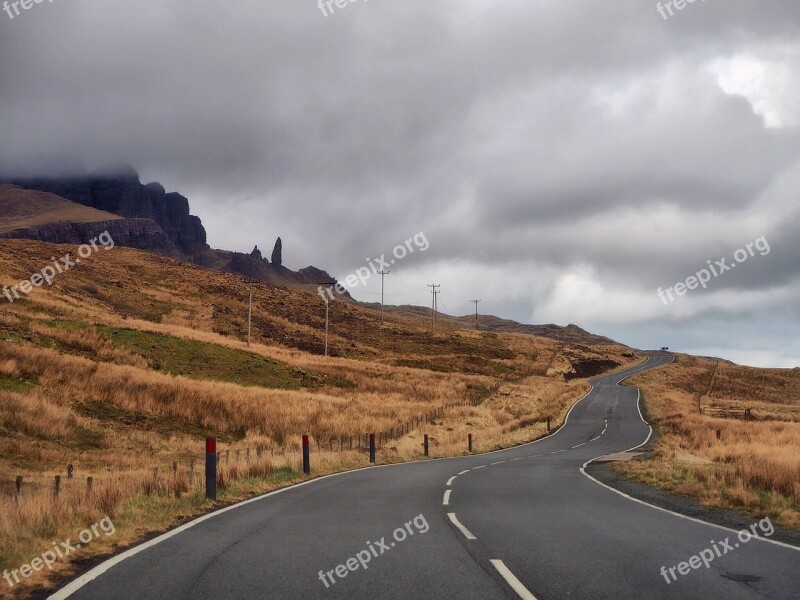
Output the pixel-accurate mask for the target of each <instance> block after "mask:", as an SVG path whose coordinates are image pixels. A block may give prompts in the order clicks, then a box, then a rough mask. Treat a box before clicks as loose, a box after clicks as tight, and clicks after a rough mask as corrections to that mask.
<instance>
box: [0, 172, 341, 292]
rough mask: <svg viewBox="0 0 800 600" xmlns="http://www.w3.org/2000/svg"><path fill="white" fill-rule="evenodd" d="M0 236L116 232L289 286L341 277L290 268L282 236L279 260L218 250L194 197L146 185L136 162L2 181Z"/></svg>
mask: <svg viewBox="0 0 800 600" xmlns="http://www.w3.org/2000/svg"><path fill="white" fill-rule="evenodd" d="M0 214H3V215H4V218H3V222H2V223H0V237H6V238H23V239H34V240H41V241H46V242H52V243H58V244H76V245H77V244H83V243H86V242H87V241H88V240H89V239H91V238H92V237H95V236H97V235H98V234H99V233H102V232H103V231H105V230H108V231H109V233H110V234H111V236H112V237H113V239H114V241H115V243H116V244H117V245H119V246H128V247H131V248H138V249H140V250H147V251H150V252H156V253H158V254H163V255H166V256H170V257H172V258H177V259H179V260H184V261H189V262H193V263H196V264H199V265H203V266H206V267H211V268H215V269H218V270H221V271H224V272H226V273H238V274H240V275H244V276H245V277H248V278H250V279H256V280H259V281H264V282H267V283H272V284H274V285H282V286H285V287H293V286H298V285H300V286H311V285H315V286H316V285H318V284H319V283H320V282H330V283H336V280H335V279H334V278H333V277H331V276H330V275H329V274H328V273H326V272H325V271H323V270H321V269H317V268H316V267H306V268H305V269H301V270H300V271H292V270H291V269H288V268H286V267H284V266H283V243H282V241H281V239H280V238H278V239H277V241H276V242H275V246H274V248H273V250H272V256H271V257H272V262H270V261H269V260H267V259H266V258H264V257H263V256H262V254H261V251H260V250H259V249H258V246H256V247H255V248H254V249H253V252H251V253H250V254H244V253H241V252H231V251H228V250H216V249H212V248H211V247H210V246H209V245H208V243H207V241H206V230H205V227H203V223H202V221H201V220H200V218H199V217H196V216H194V215H192V214H191V212H190V210H189V200H188V199H187V198H186V197H184V196H182V195H181V194H178V193H177V192H169V193H168V192H167V191H166V190H165V189H164V187H163V186H162V185H161V184H159V183H148V184H143V183H141V181H140V179H139V174H138V173H137V172H136V171H135V170H133V169H132V168H130V167H123V168H119V169H115V170H113V171H111V172H108V171H107V172H104V173H96V174H91V175H84V176H74V177H60V178H47V177H38V178H27V179H15V180H13V181H12V182H11V183H3V182H0Z"/></svg>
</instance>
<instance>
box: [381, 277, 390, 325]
mask: <svg viewBox="0 0 800 600" xmlns="http://www.w3.org/2000/svg"><path fill="white" fill-rule="evenodd" d="M379 274H380V276H381V325H383V277H384V276H385V275H388V274H389V271H384V270H381V271H379Z"/></svg>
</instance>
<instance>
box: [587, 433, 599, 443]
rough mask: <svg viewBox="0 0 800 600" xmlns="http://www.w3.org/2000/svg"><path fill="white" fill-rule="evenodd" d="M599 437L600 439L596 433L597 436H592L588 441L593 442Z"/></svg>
mask: <svg viewBox="0 0 800 600" xmlns="http://www.w3.org/2000/svg"><path fill="white" fill-rule="evenodd" d="M601 435H602V434H601ZM599 439H600V436H599V435H598V436H597V437H593V438H592V439H590V440H589V441H590V442H593V441H595V440H599Z"/></svg>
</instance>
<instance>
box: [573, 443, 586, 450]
mask: <svg viewBox="0 0 800 600" xmlns="http://www.w3.org/2000/svg"><path fill="white" fill-rule="evenodd" d="M585 445H586V442H583V443H582V444H578V445H577V446H573V447H572V449H573V450H574V449H575V448H580V447H581V446H585Z"/></svg>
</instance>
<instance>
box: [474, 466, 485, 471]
mask: <svg viewBox="0 0 800 600" xmlns="http://www.w3.org/2000/svg"><path fill="white" fill-rule="evenodd" d="M485 466H486V465H481V466H480V467H472V470H473V471H474V470H475V469H482V468H483V467H485Z"/></svg>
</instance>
